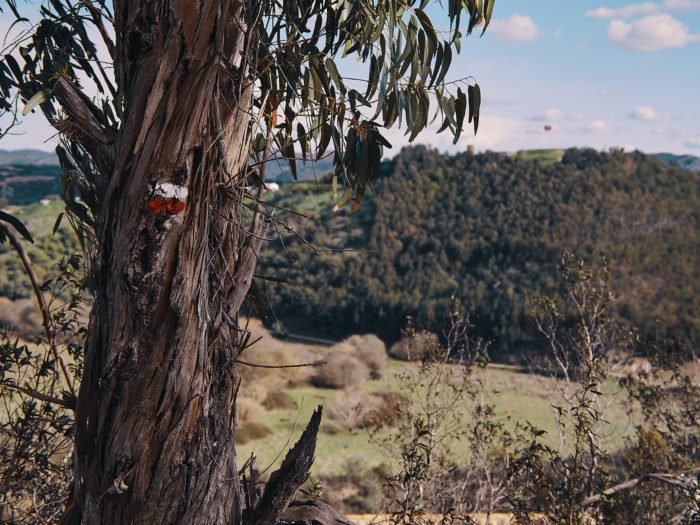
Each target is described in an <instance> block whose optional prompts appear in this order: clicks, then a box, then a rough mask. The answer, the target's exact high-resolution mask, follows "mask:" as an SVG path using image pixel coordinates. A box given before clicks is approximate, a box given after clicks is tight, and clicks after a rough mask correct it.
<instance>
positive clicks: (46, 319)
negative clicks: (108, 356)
mask: <svg viewBox="0 0 700 525" xmlns="http://www.w3.org/2000/svg"><path fill="white" fill-rule="evenodd" d="M0 229H2V230H3V232H4V234H5V235H7V238H8V239H9V240H10V244H12V246H13V247H14V249H15V251H16V252H17V255H19V258H20V259H21V260H22V264H23V265H24V268H25V270H26V271H27V276H28V277H29V280H30V281H31V283H32V288H33V289H34V295H35V296H36V300H37V303H38V304H39V310H41V318H42V324H43V325H44V330H45V332H46V337H47V340H48V343H49V347H50V349H51V353H52V354H53V357H54V359H55V360H56V362H57V363H58V365H59V367H60V368H61V372H62V373H63V377H64V379H65V380H66V383H67V385H68V390H70V393H71V394H73V395H75V383H74V380H73V374H71V372H70V370H69V369H68V367H67V366H66V363H65V362H64V361H63V358H62V357H61V356H60V355H59V353H58V348H56V341H55V339H54V332H53V330H52V322H51V313H50V312H49V307H48V305H47V304H46V299H45V298H44V294H43V292H42V291H41V285H40V284H39V277H38V276H37V274H36V271H34V265H33V264H32V261H31V260H30V259H29V256H28V255H27V252H26V251H24V248H23V247H22V244H21V243H20V242H19V241H18V240H17V237H16V236H15V234H14V233H12V231H11V230H10V228H8V227H7V226H5V225H4V224H2V223H1V222H0Z"/></svg>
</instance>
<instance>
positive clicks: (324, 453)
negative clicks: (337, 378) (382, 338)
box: [238, 325, 635, 478]
mask: <svg viewBox="0 0 700 525" xmlns="http://www.w3.org/2000/svg"><path fill="white" fill-rule="evenodd" d="M254 334H255V337H257V336H259V335H262V336H263V339H262V340H261V341H260V343H258V344H259V345H260V346H259V348H258V349H257V355H263V354H264V353H265V351H266V350H267V349H268V348H269V349H271V351H272V352H277V351H279V349H280V348H285V347H287V348H288V349H289V351H290V354H291V355H298V354H299V352H301V355H300V356H299V358H300V359H308V355H309V353H313V354H314V355H316V356H320V357H323V356H324V355H328V353H329V352H331V351H332V348H329V347H320V346H315V347H310V346H304V345H299V344H294V343H286V342H284V341H280V340H276V339H274V338H272V337H271V336H270V335H269V334H268V333H267V332H266V331H265V330H264V329H262V328H260V327H259V326H257V325H254ZM417 366H418V365H417V364H416V363H406V362H402V361H396V360H389V362H388V364H387V366H386V368H385V370H384V373H383V377H382V378H381V379H379V380H368V381H366V382H364V383H362V384H361V385H359V386H358V389H359V390H361V391H363V392H365V393H369V394H372V393H386V392H399V383H398V382H397V380H396V375H397V374H399V373H401V372H404V371H407V370H408V369H411V368H416V367H417ZM447 366H456V365H447ZM243 372H244V373H245V370H243ZM473 379H474V381H476V380H480V381H481V382H482V383H483V384H484V385H485V389H484V394H485V397H486V401H487V402H488V403H492V404H493V405H494V406H495V413H496V416H497V417H498V418H499V419H501V420H502V421H504V422H505V423H506V428H508V429H509V430H511V431H512V430H514V429H515V425H516V423H518V422H519V423H526V422H528V423H531V424H532V425H534V426H535V427H538V428H541V429H543V430H545V431H546V432H547V433H546V435H545V436H544V442H545V443H546V444H547V445H549V446H552V447H554V448H557V447H559V434H558V432H557V426H556V421H555V412H554V409H553V407H552V404H553V403H556V402H557V400H558V399H560V397H559V393H560V390H561V388H562V387H563V382H562V381H559V380H556V379H553V378H550V377H545V376H542V375H537V374H533V373H527V372H524V371H520V370H518V369H517V368H515V367H509V366H503V365H490V366H488V367H487V368H486V369H484V370H480V371H478V372H476V373H475V376H474V377H473ZM267 381H268V382H270V383H271V384H274V385H278V384H279V381H276V380H274V379H269V378H268V380H267ZM279 388H284V387H279ZM286 391H287V392H288V393H289V394H290V395H291V396H292V397H293V398H294V400H295V401H296V402H297V406H298V407H299V408H298V409H292V410H270V411H265V412H264V414H263V415H262V416H261V417H260V421H261V422H262V423H264V425H265V426H267V427H268V428H269V430H271V431H272V433H271V434H270V435H268V436H266V437H264V438H261V439H255V440H252V441H248V442H246V443H244V444H241V445H240V446H239V450H238V453H239V456H240V460H239V463H240V462H242V461H243V460H244V459H246V458H248V457H249V456H250V454H251V453H253V452H254V453H255V455H256V457H257V458H258V460H257V464H258V465H259V466H263V467H267V466H268V465H270V464H271V463H273V462H275V461H276V462H277V463H279V462H280V461H281V460H282V458H283V457H284V453H285V452H286V450H287V449H288V448H290V447H291V446H292V445H293V444H294V443H295V442H296V440H297V439H298V438H299V436H300V434H301V432H302V431H303V429H304V427H305V425H306V423H307V422H308V420H309V418H310V417H311V413H312V412H313V410H314V409H315V408H316V407H317V406H318V405H325V407H326V414H325V416H324V420H323V422H322V424H321V429H320V433H319V438H318V445H317V453H316V458H317V460H316V463H315V465H314V467H313V475H314V476H317V477H321V478H323V477H328V476H333V475H342V474H347V469H348V467H349V466H350V465H354V464H356V462H357V461H358V460H359V459H361V464H362V465H363V467H364V468H365V469H372V468H374V467H376V466H379V465H381V464H383V463H385V464H389V463H390V462H391V461H390V460H395V458H387V457H385V456H383V455H382V451H381V450H380V447H379V446H378V445H377V444H375V443H372V442H371V441H370V438H369V433H368V432H367V431H366V430H364V429H362V428H354V429H349V428H348V427H347V426H345V425H343V423H342V422H339V421H337V420H335V419H334V418H333V417H332V414H329V410H328V405H329V404H332V403H334V402H336V403H338V402H340V403H342V402H347V403H351V402H352V401H351V400H352V398H353V391H352V390H351V391H343V390H334V389H328V388H316V387H313V386H310V385H309V384H303V385H299V386H294V387H291V388H289V389H288V390H286ZM603 391H604V394H610V395H605V396H604V397H605V399H606V401H605V403H604V417H605V419H606V421H607V423H606V424H604V425H603V427H602V428H600V429H599V430H600V436H601V438H602V444H603V445H604V447H605V448H606V450H608V451H610V452H614V451H616V450H618V449H619V448H621V447H622V446H623V445H624V444H625V438H626V437H627V436H630V435H631V434H632V433H633V431H634V423H635V422H634V421H633V420H631V419H630V417H629V416H628V414H627V412H626V406H625V403H624V399H625V394H624V392H623V391H622V390H621V388H620V386H619V385H618V384H617V383H616V382H615V381H613V380H610V381H609V382H607V383H606V384H605V386H604V389H603ZM404 394H406V393H405V392H404ZM240 395H241V397H245V396H247V395H249V394H248V393H247V392H246V390H245V383H244V386H243V387H242V389H241V393H240ZM390 431H391V430H383V431H382V434H383V435H386V434H387V433H388V432H390ZM462 448H464V447H462ZM455 450H456V452H457V453H464V452H465V451H464V450H461V449H460V444H456V446H455Z"/></svg>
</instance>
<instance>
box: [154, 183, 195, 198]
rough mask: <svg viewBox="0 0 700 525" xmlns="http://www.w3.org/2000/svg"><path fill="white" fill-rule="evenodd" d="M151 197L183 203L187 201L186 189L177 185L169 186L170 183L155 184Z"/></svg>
mask: <svg viewBox="0 0 700 525" xmlns="http://www.w3.org/2000/svg"><path fill="white" fill-rule="evenodd" d="M153 195H154V197H161V198H163V199H175V200H178V201H184V200H185V199H187V188H185V187H184V186H178V185H177V184H171V183H170V182H159V183H158V184H156V188H155V190H154V192H153Z"/></svg>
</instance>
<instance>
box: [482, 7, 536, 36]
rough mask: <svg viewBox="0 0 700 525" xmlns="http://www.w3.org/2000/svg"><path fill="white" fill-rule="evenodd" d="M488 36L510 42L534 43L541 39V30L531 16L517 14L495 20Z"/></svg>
mask: <svg viewBox="0 0 700 525" xmlns="http://www.w3.org/2000/svg"><path fill="white" fill-rule="evenodd" d="M486 34H487V35H489V34H490V35H493V36H495V37H496V38H498V39H500V40H507V41H509V42H533V41H535V40H537V39H538V38H539V37H540V29H539V27H537V24H535V22H534V21H533V20H532V18H530V17H529V16H524V15H518V14H515V15H512V16H510V17H509V18H505V19H501V20H493V21H492V22H491V24H490V25H489V30H488V31H487V33H486Z"/></svg>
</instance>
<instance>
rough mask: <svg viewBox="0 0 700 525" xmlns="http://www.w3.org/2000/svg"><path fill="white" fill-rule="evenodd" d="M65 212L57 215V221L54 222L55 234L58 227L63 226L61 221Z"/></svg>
mask: <svg viewBox="0 0 700 525" xmlns="http://www.w3.org/2000/svg"><path fill="white" fill-rule="evenodd" d="M63 215H64V214H63V212H61V213H59V214H58V217H56V222H54V223H53V234H54V235H56V232H57V231H58V228H59V227H60V226H61V221H62V220H63Z"/></svg>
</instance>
